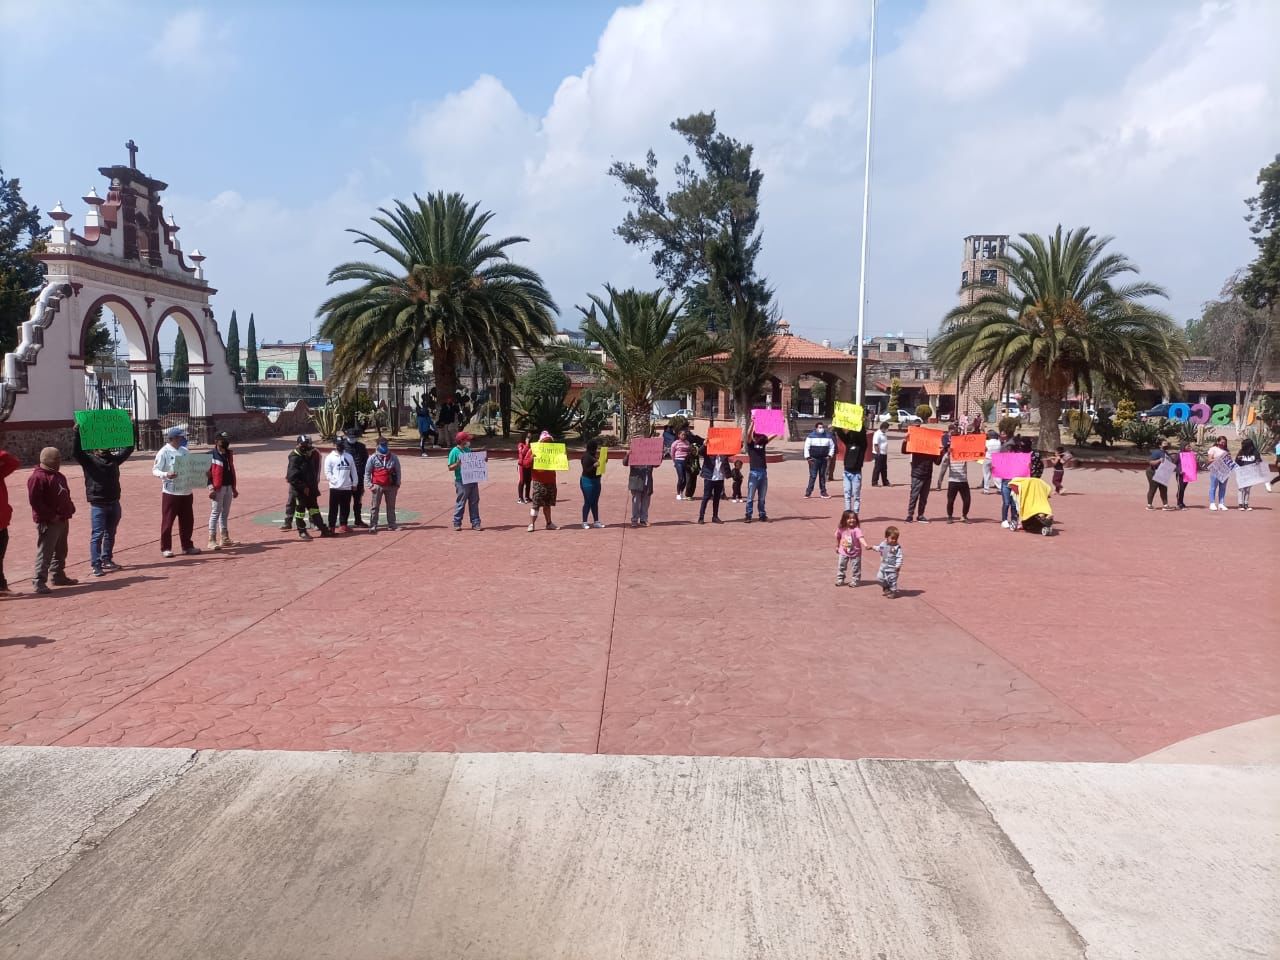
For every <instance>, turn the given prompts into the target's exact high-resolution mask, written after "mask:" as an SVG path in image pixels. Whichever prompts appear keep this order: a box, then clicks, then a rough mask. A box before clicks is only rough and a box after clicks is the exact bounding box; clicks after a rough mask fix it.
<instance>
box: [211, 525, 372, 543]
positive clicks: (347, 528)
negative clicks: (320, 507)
mask: <svg viewBox="0 0 1280 960" xmlns="http://www.w3.org/2000/svg"><path fill="white" fill-rule="evenodd" d="M338 529H339V530H341V531H342V532H343V533H350V532H351V527H350V526H349V525H348V524H345V523H344V524H343V525H342V526H340V527H339V528H338ZM223 542H224V543H225V542H226V541H225V540H224V541H223Z"/></svg>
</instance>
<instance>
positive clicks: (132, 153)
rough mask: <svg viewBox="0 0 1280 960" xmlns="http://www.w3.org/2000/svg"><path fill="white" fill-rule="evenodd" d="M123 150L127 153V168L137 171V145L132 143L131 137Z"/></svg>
mask: <svg viewBox="0 0 1280 960" xmlns="http://www.w3.org/2000/svg"><path fill="white" fill-rule="evenodd" d="M124 148H125V149H126V150H128V151H129V166H130V167H132V168H133V169H134V170H137V169H138V145H137V144H136V143H134V142H133V138H132V137H130V138H129V142H128V143H126V144H125V145H124Z"/></svg>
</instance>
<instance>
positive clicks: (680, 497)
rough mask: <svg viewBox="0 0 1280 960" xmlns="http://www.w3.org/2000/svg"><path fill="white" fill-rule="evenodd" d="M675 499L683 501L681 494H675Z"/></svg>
mask: <svg viewBox="0 0 1280 960" xmlns="http://www.w3.org/2000/svg"><path fill="white" fill-rule="evenodd" d="M676 499H677V500H683V499H684V494H682V493H677V494H676Z"/></svg>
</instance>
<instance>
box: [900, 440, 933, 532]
mask: <svg viewBox="0 0 1280 960" xmlns="http://www.w3.org/2000/svg"><path fill="white" fill-rule="evenodd" d="M902 452H903V453H909V454H911V496H910V498H909V499H908V500H907V517H906V522H907V523H911V522H912V521H913V520H919V521H920V522H921V523H928V522H929V518H928V517H926V516H925V515H924V511H925V507H926V506H927V505H928V503H929V487H930V485H931V484H932V482H933V468H934V467H935V466H937V465H938V463H939V462H940V461H941V460H942V434H941V433H939V432H938V431H937V430H932V429H930V428H929V427H908V428H907V438H906V439H905V440H903V441H902Z"/></svg>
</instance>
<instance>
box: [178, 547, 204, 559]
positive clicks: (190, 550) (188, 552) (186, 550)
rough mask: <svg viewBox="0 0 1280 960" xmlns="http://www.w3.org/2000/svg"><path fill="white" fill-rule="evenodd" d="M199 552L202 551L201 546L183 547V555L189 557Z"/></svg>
mask: <svg viewBox="0 0 1280 960" xmlns="http://www.w3.org/2000/svg"><path fill="white" fill-rule="evenodd" d="M199 552H200V548H199V547H183V548H182V553H183V556H187V557H194V556H195V555H196V554H197V553H199Z"/></svg>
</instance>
